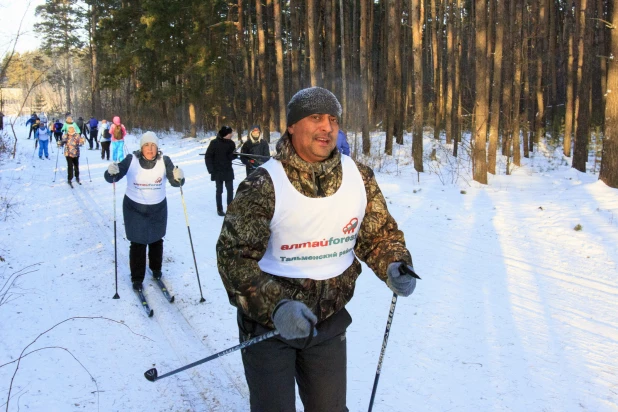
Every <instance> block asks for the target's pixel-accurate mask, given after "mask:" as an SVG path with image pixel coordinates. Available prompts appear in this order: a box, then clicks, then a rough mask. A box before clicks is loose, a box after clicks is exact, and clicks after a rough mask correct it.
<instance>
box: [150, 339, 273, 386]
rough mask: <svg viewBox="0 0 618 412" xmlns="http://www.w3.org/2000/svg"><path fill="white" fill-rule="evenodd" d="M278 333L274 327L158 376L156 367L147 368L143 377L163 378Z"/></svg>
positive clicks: (152, 379) (156, 379) (153, 379)
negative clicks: (238, 343)
mask: <svg viewBox="0 0 618 412" xmlns="http://www.w3.org/2000/svg"><path fill="white" fill-rule="evenodd" d="M278 334H279V331H278V330H276V329H275V330H271V331H270V332H267V333H264V334H262V335H260V336H256V337H255V338H253V339H249V340H246V341H244V342H243V343H241V344H240V345H236V346H234V347H232V348H229V349H226V350H224V351H221V352H219V353H215V354H214V355H210V356H208V357H206V358H204V359H200V360H198V361H196V362H193V363H190V364H188V365H186V366H183V367H182V368H178V369H176V370H173V371H171V372H168V373H166V374H163V375H161V376H158V372H157V368H152V369H148V370H147V371H146V372H144V377H145V378H146V379H148V380H149V381H150V382H154V381H158V380H159V379H163V378H166V377H168V376H171V375H175V374H177V373H178V372H182V371H184V370H187V369H190V368H192V367H194V366H197V365H201V364H202V363H206V362H209V361H211V360H213V359H217V358H219V357H221V356H225V355H227V354H228V353H232V352H235V351H237V350H239V349H244V348H246V347H247V346H251V345H254V344H256V343H259V342H261V341H263V340H266V339H269V338H272V337H273V336H277V335H278Z"/></svg>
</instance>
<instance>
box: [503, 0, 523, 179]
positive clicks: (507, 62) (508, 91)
mask: <svg viewBox="0 0 618 412" xmlns="http://www.w3.org/2000/svg"><path fill="white" fill-rule="evenodd" d="M506 2H508V3H507V4H508V13H509V16H515V15H516V8H515V1H513V0H510V1H509V0H506ZM505 10H506V6H505ZM507 27H508V29H507V30H506V33H507V35H506V36H503V44H504V48H503V50H504V51H505V53H504V54H503V55H504V58H503V60H502V62H501V65H502V66H504V73H503V79H502V114H501V116H500V117H501V120H502V155H504V156H507V158H508V157H509V156H511V151H510V143H511V129H512V120H513V114H512V109H513V99H512V95H513V64H514V56H515V48H516V47H518V43H517V42H516V40H515V39H516V37H515V33H516V32H517V30H518V29H519V27H515V22H514V21H513V19H506V20H505V29H506V28H507ZM509 173H510V170H508V166H507V170H506V174H509Z"/></svg>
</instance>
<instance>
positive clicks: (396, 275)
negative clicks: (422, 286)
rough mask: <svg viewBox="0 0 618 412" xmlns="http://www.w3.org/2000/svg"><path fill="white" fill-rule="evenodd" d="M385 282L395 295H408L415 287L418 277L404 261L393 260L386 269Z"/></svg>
mask: <svg viewBox="0 0 618 412" xmlns="http://www.w3.org/2000/svg"><path fill="white" fill-rule="evenodd" d="M386 274H387V275H388V278H387V279H386V284H387V285H388V287H389V288H390V289H391V290H392V291H393V292H394V293H395V294H397V296H403V297H406V296H410V295H411V294H412V292H414V288H415V287H416V279H420V278H419V277H418V275H416V273H414V268H413V267H412V266H408V265H406V264H405V263H404V262H393V263H391V264H390V265H388V269H387V270H386Z"/></svg>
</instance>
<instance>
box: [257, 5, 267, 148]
mask: <svg viewBox="0 0 618 412" xmlns="http://www.w3.org/2000/svg"><path fill="white" fill-rule="evenodd" d="M255 21H256V24H257V32H258V67H259V70H260V83H261V86H262V108H261V109H262V125H261V126H262V133H263V137H264V140H266V141H267V142H270V99H269V96H268V89H269V84H270V82H269V81H268V80H269V78H268V71H267V69H266V34H265V33H264V24H263V21H262V0H256V1H255Z"/></svg>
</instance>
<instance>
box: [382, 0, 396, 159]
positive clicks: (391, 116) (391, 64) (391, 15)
mask: <svg viewBox="0 0 618 412" xmlns="http://www.w3.org/2000/svg"><path fill="white" fill-rule="evenodd" d="M395 3H396V2H395V0H390V1H388V2H387V3H386V4H387V15H386V19H387V26H386V28H387V41H386V42H387V44H388V47H387V48H386V52H387V57H386V62H387V66H386V96H385V100H386V102H385V103H386V104H385V106H386V110H385V112H384V120H385V122H384V124H385V127H384V132H385V134H386V137H385V140H384V154H387V155H392V154H393V130H394V124H395V122H394V120H395V112H394V109H395V102H394V100H395V99H394V95H395V91H394V89H395V87H396V85H395V53H396V51H395V50H396V48H395V43H396V39H395V35H396V34H395V25H398V24H400V23H399V18H400V16H397V10H396V4H395Z"/></svg>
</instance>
